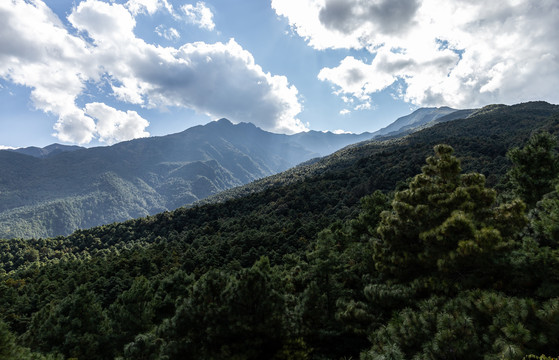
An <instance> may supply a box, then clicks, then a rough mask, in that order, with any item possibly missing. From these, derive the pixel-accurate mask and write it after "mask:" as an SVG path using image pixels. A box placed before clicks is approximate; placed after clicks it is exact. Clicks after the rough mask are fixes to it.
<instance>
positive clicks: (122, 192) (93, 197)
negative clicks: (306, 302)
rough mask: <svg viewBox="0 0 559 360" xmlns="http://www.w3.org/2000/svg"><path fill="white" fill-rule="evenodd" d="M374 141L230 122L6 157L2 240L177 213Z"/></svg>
mask: <svg viewBox="0 0 559 360" xmlns="http://www.w3.org/2000/svg"><path fill="white" fill-rule="evenodd" d="M368 137H370V134H362V135H355V134H342V135H336V134H332V133H322V132H309V133H304V134H300V135H298V136H287V135H281V134H273V133H269V132H266V131H263V130H261V129H259V128H257V127H256V126H254V125H252V124H247V123H241V124H237V125H233V124H232V123H231V122H230V121H228V120H226V119H221V120H219V121H215V122H211V123H209V124H207V125H205V126H196V127H193V128H190V129H188V130H186V131H183V132H181V133H177V134H172V135H167V136H162V137H152V138H142V139H136V140H132V141H127V142H122V143H119V144H116V145H113V146H109V147H96V148H90V149H85V148H78V147H69V146H61V145H57V144H53V145H51V146H48V147H46V148H43V149H40V148H33V147H31V148H24V149H17V150H11V151H1V152H0V164H1V166H2V168H3V169H4V171H3V173H2V175H1V178H0V179H1V180H0V189H1V190H0V191H1V192H0V237H46V236H54V235H60V234H68V233H71V232H72V231H74V230H75V229H77V228H87V227H92V226H95V225H100V224H105V223H111V222H114V221H123V220H127V219H131V218H136V217H141V216H145V215H148V214H155V213H157V212H161V211H165V210H170V209H175V208H177V207H180V206H183V205H187V204H190V203H192V202H194V201H196V200H199V199H203V198H205V197H207V196H209V195H212V194H215V193H217V192H219V191H222V190H225V189H229V188H231V187H234V186H238V185H243V184H246V183H248V182H250V181H253V180H255V179H259V178H262V177H265V176H269V175H272V174H276V173H278V172H280V171H284V170H286V169H288V168H290V167H293V166H295V165H297V164H299V163H301V162H303V161H306V160H309V159H311V158H314V157H319V156H324V155H326V154H328V153H331V152H333V151H335V150H337V149H339V148H341V147H343V146H346V145H348V144H351V143H355V142H358V141H361V140H364V139H366V138H368Z"/></svg>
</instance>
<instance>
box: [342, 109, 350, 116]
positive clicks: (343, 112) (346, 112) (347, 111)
mask: <svg viewBox="0 0 559 360" xmlns="http://www.w3.org/2000/svg"><path fill="white" fill-rule="evenodd" d="M348 114H351V110H349V109H342V110H340V115H342V116H343V115H348Z"/></svg>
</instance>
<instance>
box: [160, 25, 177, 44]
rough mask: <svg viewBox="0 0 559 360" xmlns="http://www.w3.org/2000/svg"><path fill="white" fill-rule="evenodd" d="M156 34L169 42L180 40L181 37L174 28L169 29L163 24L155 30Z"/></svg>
mask: <svg viewBox="0 0 559 360" xmlns="http://www.w3.org/2000/svg"><path fill="white" fill-rule="evenodd" d="M155 33H156V34H157V35H159V36H161V37H162V38H165V39H167V40H178V39H179V38H180V37H181V35H180V34H179V32H178V30H177V29H175V28H172V27H170V28H168V27H166V26H165V25H163V24H161V25H158V26H157V27H156V28H155Z"/></svg>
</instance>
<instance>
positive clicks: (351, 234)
mask: <svg viewBox="0 0 559 360" xmlns="http://www.w3.org/2000/svg"><path fill="white" fill-rule="evenodd" d="M558 133H559V107H558V106H554V105H549V104H547V103H541V102H539V103H526V104H519V105H515V106H503V105H496V106H490V107H486V108H483V109H480V110H479V111H478V112H477V113H476V114H474V115H472V116H470V117H469V118H468V119H465V120H458V121H453V122H445V123H441V124H438V125H435V126H434V127H432V128H429V129H425V130H423V131H421V132H418V133H414V134H412V135H409V136H407V137H405V138H402V139H392V140H385V141H381V142H370V143H365V144H360V145H358V146H354V147H350V148H346V149H344V150H342V151H340V152H337V153H335V154H333V155H332V156H330V157H327V158H324V159H322V160H320V161H318V162H314V163H312V164H307V165H305V166H300V167H298V168H296V169H293V170H290V171H288V172H285V173H282V174H280V175H277V176H274V177H271V178H267V179H263V180H262V181H260V182H256V183H254V184H252V185H251V186H248V187H244V188H240V189H236V190H235V191H232V192H229V193H228V194H224V195H223V196H220V197H219V198H217V199H214V200H215V201H217V202H216V203H212V204H206V205H199V206H195V207H192V208H189V209H186V208H181V209H178V210H175V211H172V212H164V213H161V214H158V215H155V216H149V217H144V218H140V219H137V220H130V221H127V222H124V223H119V224H111V225H105V226H101V227H97V228H92V229H89V230H80V231H78V232H75V233H74V234H72V235H71V236H68V237H58V238H51V239H34V240H21V239H12V240H2V241H0V256H1V259H0V262H1V264H0V266H1V269H2V270H0V311H1V313H0V318H1V319H2V321H0V358H6V359H11V358H14V359H16V358H17V359H32V358H33V359H43V358H45V359H46V358H50V359H57V358H64V359H69V358H78V359H113V358H119V359H350V358H353V359H357V358H361V359H412V358H417V359H448V358H456V359H522V358H524V357H525V356H527V355H529V354H536V355H540V354H542V353H544V354H547V355H550V356H557V355H559V342H558V338H557V336H556V334H557V333H559V301H558V300H557V299H558V297H559V257H558V255H559V250H558V244H559V242H558V241H559V228H558V226H557V224H558V223H559V195H558V194H557V192H558V191H559V188H557V184H558V177H559V156H558V154H557V140H556V135H557V134H558ZM442 144H444V145H442ZM543 169H545V170H543ZM495 189H496V190H495Z"/></svg>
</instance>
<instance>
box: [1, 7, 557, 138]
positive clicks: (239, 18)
mask: <svg viewBox="0 0 559 360" xmlns="http://www.w3.org/2000/svg"><path fill="white" fill-rule="evenodd" d="M0 21H2V23H3V24H5V25H4V26H3V27H2V28H1V29H0V108H1V109H2V111H1V112H0V148H3V147H22V146H30V145H34V146H45V145H48V144H51V143H53V142H59V143H66V144H81V145H84V146H96V145H107V144H113V143H115V142H119V141H123V140H129V139H133V138H137V137H144V136H154V135H165V134H169V133H174V132H178V131H182V130H184V129H186V128H188V127H191V126H194V125H197V124H204V123H207V122H209V121H211V120H216V119H218V118H221V117H227V118H229V119H230V120H232V121H233V122H242V121H243V122H253V123H255V124H256V125H257V126H259V127H261V128H263V129H265V130H268V131H273V132H280V133H294V132H298V131H305V130H309V129H312V130H322V131H326V130H330V131H350V132H355V133H360V132H363V131H375V130H377V129H379V128H382V127H384V126H386V125H388V124H389V123H390V122H392V121H394V120H395V119H396V118H398V117H399V116H402V115H405V114H408V113H410V112H411V111H413V110H414V109H416V108H418V107H424V106H451V107H455V108H473V107H480V106H483V105H487V104H490V103H506V104H513V103H518V102H523V101H530V100H545V101H549V102H552V103H558V102H559V91H557V88H556V84H558V83H559V53H558V47H557V43H556V41H557V38H559V30H558V28H557V26H556V24H557V21H559V3H558V2H557V1H556V0H542V1H538V2H534V1H529V0H501V1H496V2H491V3H487V2H481V1H480V2H477V1H467V0H456V1H448V0H425V1H420V0H370V1H364V0H272V1H264V0H215V1H214V0H207V1H185V0H183V1H173V0H116V1H109V0H106V1H103V0H84V1H80V0H73V1H64V0H56V1H54V0H53V1H41V0H33V1H31V0H28V1H25V0H10V1H2V2H0Z"/></svg>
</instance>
